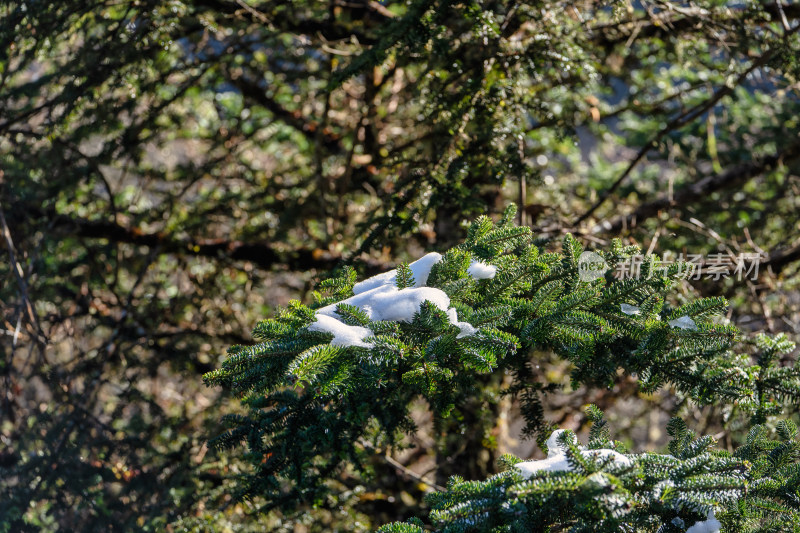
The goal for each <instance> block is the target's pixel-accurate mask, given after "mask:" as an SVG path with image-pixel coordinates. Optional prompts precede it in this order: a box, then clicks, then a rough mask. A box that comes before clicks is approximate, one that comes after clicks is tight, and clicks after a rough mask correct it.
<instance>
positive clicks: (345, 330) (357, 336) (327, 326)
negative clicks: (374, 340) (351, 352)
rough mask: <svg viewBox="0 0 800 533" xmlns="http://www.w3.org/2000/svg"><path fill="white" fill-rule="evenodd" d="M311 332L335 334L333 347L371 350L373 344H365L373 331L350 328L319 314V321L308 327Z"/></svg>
mask: <svg viewBox="0 0 800 533" xmlns="http://www.w3.org/2000/svg"><path fill="white" fill-rule="evenodd" d="M308 329H309V331H322V332H324V333H333V340H331V344H332V345H333V346H361V347H363V348H370V347H371V346H372V344H369V343H367V342H364V339H365V338H366V337H371V336H372V331H370V330H369V329H367V328H362V327H361V326H350V325H348V324H345V323H344V322H341V321H340V320H337V319H335V318H333V317H330V316H327V315H320V314H317V320H316V321H315V322H314V323H313V324H311V325H310V326H308Z"/></svg>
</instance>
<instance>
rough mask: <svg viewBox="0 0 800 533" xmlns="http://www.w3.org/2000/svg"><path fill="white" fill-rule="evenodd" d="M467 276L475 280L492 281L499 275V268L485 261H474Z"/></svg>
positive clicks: (468, 269)
mask: <svg viewBox="0 0 800 533" xmlns="http://www.w3.org/2000/svg"><path fill="white" fill-rule="evenodd" d="M467 274H469V275H470V276H472V277H473V279H491V278H493V277H494V276H495V274H497V267H496V266H494V265H488V264H486V263H484V262H483V261H473V262H472V263H470V265H469V268H467Z"/></svg>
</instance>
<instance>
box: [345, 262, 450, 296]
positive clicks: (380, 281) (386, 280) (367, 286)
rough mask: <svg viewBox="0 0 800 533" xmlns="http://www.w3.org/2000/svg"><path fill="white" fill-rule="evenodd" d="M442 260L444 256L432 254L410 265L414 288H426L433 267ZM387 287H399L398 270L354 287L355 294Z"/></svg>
mask: <svg viewBox="0 0 800 533" xmlns="http://www.w3.org/2000/svg"><path fill="white" fill-rule="evenodd" d="M441 260H442V254H439V253H436V252H431V253H429V254H426V255H424V256H422V257H420V258H419V259H417V260H416V261H414V262H413V263H411V264H409V265H408V268H410V269H411V274H412V275H413V276H414V287H424V286H425V284H426V283H428V276H430V274H431V269H432V268H433V265H435V264H436V263H438V262H439V261H441ZM386 285H392V286H397V269H396V268H395V269H392V270H389V271H388V272H384V273H383V274H378V275H377V276H372V277H371V278H367V279H365V280H364V281H361V282H359V283H356V284H355V285H353V294H361V293H362V292H367V291H369V290H372V289H375V288H378V287H384V286H386Z"/></svg>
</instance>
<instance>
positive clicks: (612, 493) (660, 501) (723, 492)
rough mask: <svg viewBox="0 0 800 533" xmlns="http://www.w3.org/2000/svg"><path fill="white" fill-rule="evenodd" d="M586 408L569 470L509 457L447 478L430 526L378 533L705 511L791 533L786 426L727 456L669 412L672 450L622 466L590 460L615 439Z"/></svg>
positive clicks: (641, 522)
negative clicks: (586, 440)
mask: <svg viewBox="0 0 800 533" xmlns="http://www.w3.org/2000/svg"><path fill="white" fill-rule="evenodd" d="M588 413H589V415H590V418H591V419H592V420H593V421H594V424H595V425H594V426H593V428H592V437H591V438H592V444H591V445H590V446H589V447H588V448H589V449H588V450H586V451H584V450H585V449H583V448H580V447H578V446H576V444H575V443H574V438H575V437H574V435H570V434H569V432H567V433H565V434H563V435H561V436H560V438H559V442H560V444H561V445H562V446H563V449H564V453H565V455H566V457H567V458H568V460H569V467H567V468H564V469H559V470H555V471H546V470H545V471H539V472H535V473H533V474H532V475H531V476H526V475H524V474H523V473H522V471H521V470H519V469H518V468H517V467H516V465H519V464H520V459H518V458H515V457H513V456H506V457H504V458H503V460H502V461H501V464H502V465H503V466H505V467H506V470H505V471H504V472H502V473H500V474H497V475H495V476H492V477H491V478H489V479H487V480H485V481H464V480H463V479H461V478H459V477H453V478H451V480H450V482H449V483H448V485H447V490H446V491H444V492H439V493H433V494H430V495H429V496H428V497H427V500H428V503H429V504H430V506H431V513H430V521H431V525H432V527H431V528H427V529H423V527H422V524H420V523H419V522H409V523H407V524H389V525H386V526H384V527H382V528H380V529H379V531H380V532H381V533H387V532H394V531H401V532H405V531H409V532H416V533H421V532H422V531H428V530H433V531H437V532H459V533H464V532H475V533H477V532H500V531H543V532H544V531H552V530H553V529H559V528H565V527H568V528H569V529H570V531H608V532H612V531H639V532H652V533H655V532H664V531H669V532H680V531H686V528H687V527H689V526H691V525H693V524H696V523H699V522H701V521H704V520H706V518H707V517H706V514H707V511H712V510H713V511H714V513H715V515H716V519H717V520H719V522H721V524H722V531H725V532H739V531H746V532H748V533H750V532H755V531H760V532H767V531H797V526H798V523H799V522H798V519H799V518H800V516H799V515H798V513H800V502H798V499H797V486H798V485H797V481H798V475H800V474H799V472H800V453H798V449H799V448H798V447H799V446H800V443H798V441H797V438H796V436H797V428H796V426H795V425H794V424H793V423H791V422H788V421H781V422H780V423H779V424H778V426H777V432H778V436H779V438H778V440H771V439H769V438H768V435H767V434H768V430H767V429H766V428H765V427H763V426H755V427H754V428H753V430H752V431H751V432H750V435H749V436H748V439H747V444H745V445H743V446H742V447H740V448H739V449H738V450H737V451H736V452H735V453H734V454H733V455H731V454H729V453H728V452H725V451H721V450H715V449H714V448H713V446H714V444H715V441H714V439H713V438H711V437H708V436H706V437H702V438H700V439H695V438H694V436H693V434H692V432H691V431H690V430H689V429H688V428H687V427H686V424H685V423H684V422H683V421H682V420H680V419H677V418H676V419H673V420H671V421H670V423H669V425H668V428H667V429H668V431H669V434H670V435H671V436H672V437H673V439H672V441H671V442H670V444H669V449H670V452H671V453H672V455H660V454H653V453H644V454H628V455H626V457H627V458H628V460H629V461H631V464H630V466H628V465H624V464H619V463H616V462H614V461H603V460H596V459H592V458H591V455H590V450H592V449H599V448H601V447H603V446H605V447H608V448H613V447H614V444H613V443H612V442H610V440H609V439H608V437H607V432H608V430H607V428H605V426H603V427H602V428H599V429H598V428H597V427H596V426H597V424H598V422H599V423H602V413H601V412H600V411H599V409H597V407H595V406H590V407H589V408H588ZM414 524H418V525H414Z"/></svg>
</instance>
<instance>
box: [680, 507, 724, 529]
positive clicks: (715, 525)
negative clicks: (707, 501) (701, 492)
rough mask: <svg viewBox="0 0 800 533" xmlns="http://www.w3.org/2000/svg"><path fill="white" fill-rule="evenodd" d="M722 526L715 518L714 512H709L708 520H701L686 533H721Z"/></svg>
mask: <svg viewBox="0 0 800 533" xmlns="http://www.w3.org/2000/svg"><path fill="white" fill-rule="evenodd" d="M721 527H722V524H720V523H719V520H717V518H716V517H715V516H714V510H713V509H712V510H710V511H709V512H708V519H707V520H700V521H699V522H695V523H694V525H693V526H692V527H690V528H689V529H687V530H686V533H719V530H720V528H721Z"/></svg>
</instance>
